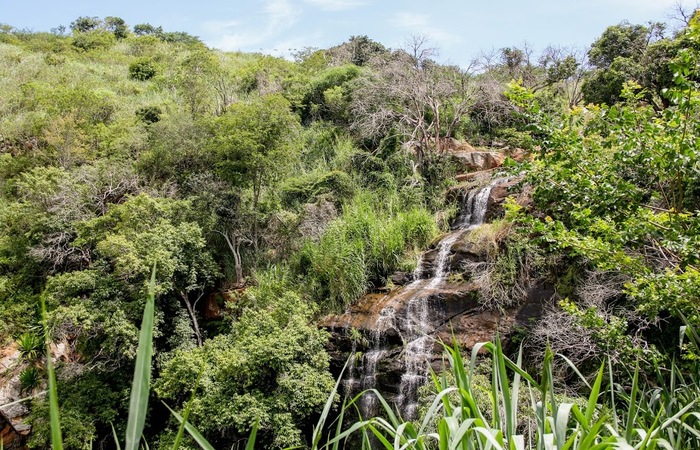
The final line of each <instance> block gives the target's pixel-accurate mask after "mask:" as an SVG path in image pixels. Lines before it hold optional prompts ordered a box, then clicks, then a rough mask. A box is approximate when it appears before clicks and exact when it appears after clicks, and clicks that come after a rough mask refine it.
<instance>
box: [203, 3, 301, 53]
mask: <svg viewBox="0 0 700 450" xmlns="http://www.w3.org/2000/svg"><path fill="white" fill-rule="evenodd" d="M300 15H301V9H300V8H298V7H297V6H295V5H294V4H293V3H292V2H291V1H290V0H268V1H267V2H266V3H265V7H264V8H263V10H262V11H261V12H260V13H259V14H258V17H255V16H253V17H248V18H246V20H228V21H210V22H207V23H206V24H205V27H206V30H207V34H208V35H209V36H212V37H211V39H210V40H209V42H210V44H211V45H212V46H213V47H216V48H219V49H222V50H229V51H230V50H248V51H250V50H257V49H258V48H262V47H266V46H268V45H269V43H270V41H271V40H274V39H275V38H277V37H279V36H280V35H281V34H283V33H284V32H286V31H288V30H289V29H291V28H292V27H293V26H294V24H296V23H297V22H298V21H299V17H300Z"/></svg>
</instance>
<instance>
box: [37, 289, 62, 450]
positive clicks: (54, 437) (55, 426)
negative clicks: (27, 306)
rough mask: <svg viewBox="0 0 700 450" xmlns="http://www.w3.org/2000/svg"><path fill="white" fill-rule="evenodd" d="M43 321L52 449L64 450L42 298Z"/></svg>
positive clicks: (54, 374)
mask: <svg viewBox="0 0 700 450" xmlns="http://www.w3.org/2000/svg"><path fill="white" fill-rule="evenodd" d="M41 321H42V323H43V326H44V345H45V346H46V372H47V376H48V379H49V418H50V421H51V448H52V449H53V450H63V437H62V436H61V419H60V417H59V416H60V413H59V410H58V389H57V388H56V373H55V371H54V368H53V360H52V359H51V346H50V340H49V328H48V324H47V321H46V301H45V300H44V296H43V295H42V296H41Z"/></svg>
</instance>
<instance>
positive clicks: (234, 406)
mask: <svg viewBox="0 0 700 450" xmlns="http://www.w3.org/2000/svg"><path fill="white" fill-rule="evenodd" d="M251 296H252V297H254V298H255V302H256V304H257V307H256V308H247V309H245V310H244V312H243V313H242V315H241V317H240V318H239V319H238V320H237V321H236V322H235V323H234V327H233V331H232V333H231V334H229V335H221V336H218V337H216V338H214V339H210V340H208V341H207V342H206V343H205V344H204V346H203V347H201V348H199V349H195V350H192V351H186V352H180V353H178V354H177V355H176V356H175V357H174V358H173V359H172V360H171V361H170V362H169V363H168V364H167V365H166V366H165V367H164V369H163V372H162V375H161V377H160V378H159V379H158V380H157V382H156V385H155V390H156V392H158V394H159V395H160V396H161V397H162V398H164V399H170V400H173V401H177V402H179V401H182V400H183V398H182V394H181V393H182V392H185V391H186V390H188V386H191V385H192V382H193V381H194V380H195V379H196V377H197V375H198V373H199V371H200V368H201V367H204V372H203V373H202V380H201V383H200V388H199V390H198V392H197V394H196V397H195V402H194V403H193V404H192V411H191V416H190V417H191V418H192V422H193V424H195V425H196V426H197V428H198V429H199V430H200V431H201V432H202V433H203V434H204V435H205V436H208V437H210V441H211V442H213V443H215V444H218V445H219V446H222V447H223V446H226V445H229V446H230V444H231V442H232V441H235V440H236V437H241V436H243V435H246V434H247V433H248V430H250V429H251V427H252V426H253V425H254V424H255V423H259V424H260V427H259V431H258V441H262V442H265V443H266V445H267V446H269V447H270V448H278V447H285V446H290V445H299V444H300V443H301V442H302V437H301V433H300V430H299V426H300V425H301V424H302V423H303V421H304V419H305V418H307V417H309V415H311V414H312V413H313V412H315V411H316V409H317V408H318V407H319V406H320V405H322V404H323V403H324V401H325V399H326V398H327V395H328V392H330V390H331V388H332V385H333V381H332V379H331V378H330V375H329V374H328V372H327V367H328V356H327V355H326V353H325V351H324V350H323V345H324V342H325V339H326V337H325V335H324V333H323V332H321V331H320V330H318V329H317V328H316V327H315V326H313V325H312V324H309V320H310V319H311V314H312V311H311V310H309V308H308V306H307V305H306V304H305V302H303V301H302V300H301V299H300V298H299V297H298V296H297V295H296V294H294V293H292V292H289V291H287V292H285V293H283V294H282V295H281V296H279V297H277V296H276V295H274V294H273V292H272V291H265V290H262V291H260V290H258V289H256V290H254V291H253V292H251ZM282 336H284V337H285V338H284V339H281V337H282ZM183 389H185V390H184V391H183ZM214 410H216V411H217V414H216V415H211V414H210V412H211V411H214Z"/></svg>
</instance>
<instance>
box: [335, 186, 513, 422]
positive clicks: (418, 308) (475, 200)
mask: <svg viewBox="0 0 700 450" xmlns="http://www.w3.org/2000/svg"><path fill="white" fill-rule="evenodd" d="M501 182H503V180H496V181H494V182H492V183H491V185H489V186H486V187H483V188H480V189H472V190H470V191H469V192H467V193H466V194H465V195H464V196H463V197H462V205H461V210H460V215H459V217H457V219H456V220H455V221H454V223H453V226H452V231H451V232H450V233H448V234H447V235H445V236H444V237H443V238H442V239H441V240H440V241H439V242H438V244H437V255H436V257H435V258H434V260H433V262H432V264H431V263H430V260H429V258H425V257H421V258H420V259H419V261H418V266H417V267H416V270H415V271H414V273H413V276H414V281H413V282H412V283H411V284H409V285H407V286H405V287H404V288H402V290H401V292H400V293H399V294H398V295H400V296H401V297H402V298H403V299H405V302H406V313H405V315H402V317H400V318H399V317H396V314H395V313H396V311H395V309H394V308H393V307H387V308H385V309H383V310H382V311H381V312H380V314H379V318H378V319H377V322H376V326H375V328H374V329H373V332H372V336H371V337H370V338H371V341H372V342H371V343H372V347H371V349H370V350H368V351H367V352H365V354H364V355H363V357H362V363H361V365H360V367H358V368H357V369H358V372H360V374H361V375H359V376H357V377H354V375H353V374H352V373H351V374H350V377H351V378H350V380H352V384H353V387H357V385H359V387H361V388H362V389H369V388H373V387H375V386H376V382H377V365H378V364H379V363H380V361H381V360H382V358H384V357H385V356H387V354H388V353H389V352H388V350H387V347H386V346H385V343H383V342H382V338H381V336H382V334H383V333H384V332H385V331H387V330H389V329H392V328H393V329H395V330H396V331H397V332H399V334H400V337H401V340H402V341H403V345H404V347H403V374H402V375H401V380H400V385H399V389H398V390H399V392H398V397H396V402H397V403H398V406H399V408H400V410H401V412H402V414H403V415H404V417H405V418H408V419H413V418H415V417H416V412H417V405H418V388H419V387H420V386H421V385H423V384H425V383H426V381H427V371H428V370H427V369H428V367H427V364H428V362H429V361H430V359H431V358H432V355H433V346H434V343H435V342H434V338H433V337H432V335H431V333H432V331H433V330H432V326H433V325H432V324H431V322H430V297H431V296H434V295H440V292H439V291H440V288H441V286H442V285H444V284H445V280H446V278H447V276H448V274H449V271H450V265H451V260H452V248H453V246H454V244H455V243H456V242H457V241H458V240H459V239H460V238H461V237H462V236H464V235H465V234H466V233H468V232H470V231H471V230H473V229H475V228H477V227H479V226H480V225H481V224H483V222H484V218H485V216H486V211H487V206H488V200H489V196H490V194H491V189H492V187H493V186H495V185H496V184H499V183H501ZM431 274H432V276H430V277H429V278H426V279H424V278H423V277H425V276H427V275H431ZM353 377H354V378H353ZM348 381H349V380H348ZM348 387H350V386H348ZM355 392H357V391H356V390H355ZM376 407H377V399H376V397H375V396H374V395H373V394H366V395H365V396H363V398H362V400H361V410H362V413H363V414H364V415H365V416H367V415H370V414H375V413H376Z"/></svg>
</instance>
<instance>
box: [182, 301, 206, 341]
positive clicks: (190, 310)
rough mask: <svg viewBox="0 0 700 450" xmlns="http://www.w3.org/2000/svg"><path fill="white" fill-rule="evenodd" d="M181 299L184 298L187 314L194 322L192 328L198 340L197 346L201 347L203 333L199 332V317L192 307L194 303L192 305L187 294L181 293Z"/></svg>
mask: <svg viewBox="0 0 700 450" xmlns="http://www.w3.org/2000/svg"><path fill="white" fill-rule="evenodd" d="M180 298H182V301H183V303H185V307H186V308H187V314H189V316H190V320H192V328H193V329H194V335H195V337H196V338H197V346H198V347H201V346H202V333H201V332H200V331H199V322H198V321H197V316H196V315H195V311H194V307H193V306H192V303H190V299H189V297H188V296H187V294H186V293H184V292H182V291H180Z"/></svg>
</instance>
